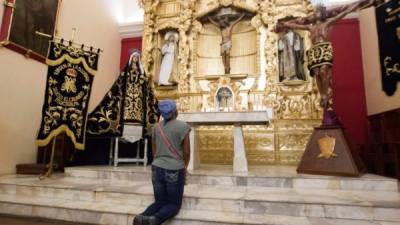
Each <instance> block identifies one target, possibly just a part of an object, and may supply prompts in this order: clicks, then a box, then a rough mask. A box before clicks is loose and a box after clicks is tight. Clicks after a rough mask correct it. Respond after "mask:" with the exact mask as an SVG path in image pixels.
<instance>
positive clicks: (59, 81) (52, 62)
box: [37, 42, 99, 150]
mask: <svg viewBox="0 0 400 225" xmlns="http://www.w3.org/2000/svg"><path fill="white" fill-rule="evenodd" d="M98 58H99V56H98V54H97V53H93V52H86V51H83V50H81V49H78V48H74V47H72V46H67V45H64V44H62V43H56V42H51V43H50V51H49V55H48V57H47V59H46V63H47V64H48V66H49V67H48V72H47V83H46V92H45V100H44V104H43V109H42V122H41V125H40V130H39V134H38V138H37V144H38V145H39V146H46V145H47V144H48V143H49V142H50V141H51V140H52V138H53V137H55V136H57V135H59V134H60V133H62V132H65V133H66V134H67V135H68V136H69V137H70V138H71V140H72V142H73V143H74V145H75V148H76V149H80V150H82V149H84V145H85V129H86V121H87V110H88V105H89V99H90V93H91V91H92V83H93V79H94V76H95V74H96V70H97V66H98Z"/></svg>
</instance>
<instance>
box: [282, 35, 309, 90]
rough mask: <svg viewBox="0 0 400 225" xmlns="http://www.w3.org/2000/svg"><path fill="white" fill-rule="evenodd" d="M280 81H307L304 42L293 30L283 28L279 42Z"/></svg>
mask: <svg viewBox="0 0 400 225" xmlns="http://www.w3.org/2000/svg"><path fill="white" fill-rule="evenodd" d="M278 62H279V81H280V82H286V81H293V80H306V77H305V74H304V67H303V65H304V40H303V38H302V37H301V36H300V35H299V34H298V33H297V32H295V31H293V30H292V29H287V28H283V29H282V33H281V36H280V38H279V40H278Z"/></svg>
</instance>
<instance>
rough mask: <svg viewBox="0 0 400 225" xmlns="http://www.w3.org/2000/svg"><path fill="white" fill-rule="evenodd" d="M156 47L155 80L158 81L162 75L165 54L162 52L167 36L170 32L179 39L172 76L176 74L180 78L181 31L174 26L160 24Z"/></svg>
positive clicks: (154, 52) (154, 54)
mask: <svg viewBox="0 0 400 225" xmlns="http://www.w3.org/2000/svg"><path fill="white" fill-rule="evenodd" d="M156 32H157V35H156V43H157V44H156V46H157V47H156V48H154V50H153V58H154V81H158V79H159V75H160V68H161V62H162V60H163V55H162V52H161V49H162V47H163V46H164V44H165V43H166V37H167V36H168V35H170V34H175V35H174V36H175V37H176V39H177V43H176V48H175V59H174V64H173V70H172V74H171V76H174V77H175V78H176V79H179V60H178V55H179V41H180V40H179V31H178V29H177V28H175V27H172V26H168V25H165V26H160V29H158V30H156Z"/></svg>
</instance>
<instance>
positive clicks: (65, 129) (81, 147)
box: [36, 125, 85, 150]
mask: <svg viewBox="0 0 400 225" xmlns="http://www.w3.org/2000/svg"><path fill="white" fill-rule="evenodd" d="M63 132H65V133H66V134H67V136H68V137H70V138H71V141H72V143H74V146H75V148H76V149H78V150H84V149H85V144H84V143H83V144H81V143H78V142H76V139H75V135H74V132H73V131H71V130H70V129H69V128H68V126H67V125H61V126H60V127H58V128H57V129H55V130H54V131H52V132H51V133H50V134H49V135H48V136H47V137H46V138H45V139H43V140H36V144H37V145H38V146H46V145H48V144H49V143H50V141H51V140H53V138H54V137H56V136H58V135H60V134H61V133H63Z"/></svg>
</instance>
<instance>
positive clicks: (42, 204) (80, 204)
mask: <svg viewBox="0 0 400 225" xmlns="http://www.w3.org/2000/svg"><path fill="white" fill-rule="evenodd" d="M143 209H144V207H137V206H132V205H124V204H114V203H96V204H93V203H92V202H86V201H74V200H65V199H49V198H37V197H23V196H15V195H1V194H0V214H6V215H16V216H27V217H36V218H46V219H54V220H61V221H68V222H78V223H90V224H99V225H130V224H132V221H133V218H134V216H135V215H136V214H138V213H140V212H142V211H143ZM164 224H165V225H241V224H246V225H247V224H253V225H259V224H260V225H261V224H263V225H398V224H399V223H398V222H388V221H379V222H378V221H371V220H346V219H330V218H328V219H325V218H307V217H293V216H277V215H268V214H263V215H253V214H245V213H227V212H213V211H201V210H195V211H194V210H181V211H180V213H179V214H178V215H177V216H176V217H175V218H174V219H173V220H170V221H168V222H166V223H164Z"/></svg>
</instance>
